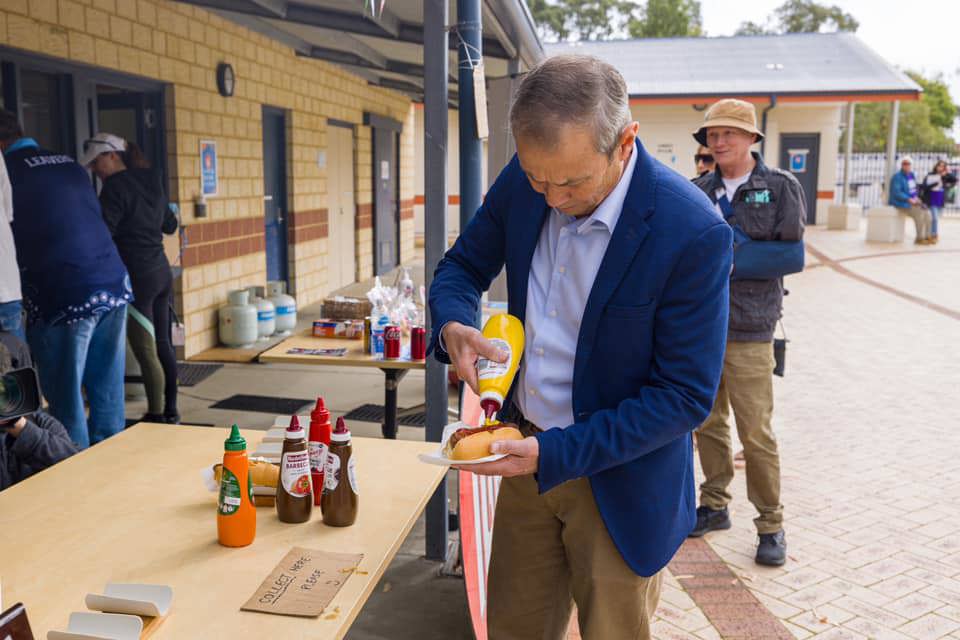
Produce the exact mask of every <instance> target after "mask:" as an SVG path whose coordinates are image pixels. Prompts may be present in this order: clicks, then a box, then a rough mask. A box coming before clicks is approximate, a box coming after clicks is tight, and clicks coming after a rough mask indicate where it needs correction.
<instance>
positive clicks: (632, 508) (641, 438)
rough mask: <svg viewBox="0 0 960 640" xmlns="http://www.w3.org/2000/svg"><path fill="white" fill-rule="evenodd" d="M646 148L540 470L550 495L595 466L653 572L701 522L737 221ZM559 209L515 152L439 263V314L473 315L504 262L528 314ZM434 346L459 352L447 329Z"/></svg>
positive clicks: (440, 321) (617, 519)
mask: <svg viewBox="0 0 960 640" xmlns="http://www.w3.org/2000/svg"><path fill="white" fill-rule="evenodd" d="M636 152H637V153H638V156H637V162H636V165H635V168H634V173H633V177H632V179H631V181H630V187H629V190H628V192H627V197H626V201H625V202H624V206H623V212H622V214H621V216H620V219H619V221H618V223H617V226H616V228H615V229H614V232H613V235H612V237H611V239H610V244H609V246H608V248H607V252H606V254H605V255H604V257H603V261H602V262H601V265H600V270H599V272H598V273H597V277H596V280H595V281H594V283H593V288H592V290H591V292H590V295H589V298H588V300H587V305H586V309H585V310H584V313H583V317H582V318H581V320H580V334H579V338H578V340H577V350H576V357H575V363H574V377H573V398H572V402H573V415H574V419H575V420H576V422H575V423H574V424H573V425H570V426H568V427H567V428H565V429H548V430H547V431H545V432H543V433H541V434H539V435H538V436H537V439H538V440H539V443H540V461H539V470H538V472H537V474H536V479H537V482H538V485H539V489H540V492H541V493H544V492H546V491H549V490H550V489H552V488H553V487H556V486H557V485H559V484H561V483H563V482H565V481H567V480H572V479H574V478H580V477H583V476H586V477H588V478H589V479H590V485H591V487H592V489H593V495H594V498H595V499H596V502H597V507H598V508H599V510H600V513H601V515H602V516H603V521H604V523H605V524H606V526H607V530H608V531H609V532H610V537H611V538H612V539H613V542H614V543H615V544H616V546H617V548H618V549H619V550H620V553H621V554H622V556H623V558H624V560H625V561H626V562H627V564H628V565H629V566H630V568H631V569H633V571H635V572H636V573H637V574H639V575H643V576H650V575H653V574H654V573H656V572H657V571H659V570H660V569H661V568H663V567H664V566H665V565H666V564H667V562H669V560H670V558H672V557H673V554H674V553H675V552H676V550H677V548H678V547H679V546H680V544H681V543H682V542H683V540H684V538H686V537H687V534H688V533H689V532H690V530H691V529H692V528H693V525H694V522H695V520H696V511H695V508H696V498H695V495H694V489H695V487H694V476H693V446H692V442H691V438H690V433H691V431H693V430H694V429H696V428H697V427H698V426H699V425H700V423H702V422H703V421H704V419H705V418H706V417H707V415H708V414H709V413H710V409H711V407H712V405H713V400H714V397H715V396H716V393H717V387H718V385H719V382H720V373H721V370H722V366H723V353H724V348H725V344H726V337H727V318H728V304H729V301H728V296H729V281H730V269H731V265H732V259H733V232H732V231H731V229H730V227H729V225H727V224H726V223H725V222H724V221H723V218H721V217H720V215H719V214H717V213H716V211H715V210H714V208H713V205H712V204H711V203H710V200H709V199H708V198H707V197H706V196H705V195H704V194H703V192H702V191H700V190H699V189H698V188H697V187H695V186H694V185H693V184H691V183H690V182H689V181H688V180H686V179H685V178H683V177H682V176H680V175H679V174H677V173H676V172H674V171H672V170H670V169H668V168H667V167H665V166H664V165H662V164H661V163H660V162H658V161H657V160H655V159H654V158H652V157H651V156H650V155H648V154H647V153H646V151H645V150H644V149H643V146H642V145H640V144H639V141H638V144H637V148H636ZM548 212H549V207H548V206H547V204H546V201H545V199H544V197H543V196H542V195H541V194H539V193H537V192H536V191H534V190H533V189H532V188H531V186H530V183H529V182H528V180H527V177H526V175H525V174H524V172H523V170H522V169H521V168H520V164H519V162H518V160H517V158H516V156H514V158H513V160H511V162H510V164H508V165H507V167H506V168H505V169H504V170H503V171H502V172H501V173H500V176H499V177H498V178H497V181H496V183H495V184H494V185H493V187H492V188H491V189H490V191H489V192H488V193H487V195H486V198H485V200H484V203H483V205H482V206H481V207H480V209H479V210H478V211H477V214H476V216H474V218H473V219H472V220H471V221H470V224H469V225H468V226H467V228H466V229H464V231H463V233H461V235H460V237H459V238H458V239H457V242H456V244H454V246H453V247H452V248H451V249H450V250H449V251H448V252H447V254H446V255H445V256H444V258H443V260H441V261H440V264H439V265H438V266H437V270H436V272H435V274H434V280H433V283H432V285H431V287H430V312H431V317H432V321H431V324H432V326H433V327H438V328H439V327H443V325H444V324H446V323H447V322H450V321H454V320H455V321H458V322H461V323H463V324H465V325H471V324H474V323H475V322H476V320H475V318H476V309H477V306H478V304H479V302H480V296H481V293H482V292H483V291H484V290H486V289H487V288H488V287H489V286H490V282H491V281H492V280H493V278H495V277H496V276H497V274H498V273H499V272H500V270H501V268H502V267H503V266H504V264H506V269H507V291H508V296H509V306H508V308H509V312H510V313H511V314H513V315H515V316H517V317H518V318H520V319H521V320H523V319H524V316H525V307H526V303H527V280H528V276H529V273H530V263H531V261H532V259H533V252H534V249H535V248H536V245H537V241H538V239H539V237H540V228H541V226H542V225H543V222H544V220H545V219H546V215H547V213H548ZM430 346H431V349H433V353H434V355H435V356H436V357H437V359H439V360H440V361H442V362H447V363H449V356H448V355H447V354H446V353H444V351H443V350H442V349H441V348H440V347H439V344H438V342H437V335H436V332H435V333H434V335H433V336H431V345H430ZM511 395H512V392H511ZM509 402H510V399H509V398H508V400H507V403H505V406H510V405H509ZM504 524H507V525H508V523H503V524H501V526H504Z"/></svg>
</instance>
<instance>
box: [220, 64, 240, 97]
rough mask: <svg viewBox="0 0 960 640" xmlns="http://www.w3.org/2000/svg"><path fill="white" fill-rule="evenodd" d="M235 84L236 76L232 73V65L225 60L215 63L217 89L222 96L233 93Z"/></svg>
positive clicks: (228, 95)
mask: <svg viewBox="0 0 960 640" xmlns="http://www.w3.org/2000/svg"><path fill="white" fill-rule="evenodd" d="M236 84H237V76H236V75H234V73H233V67H232V66H231V65H229V64H227V63H226V62H221V63H219V64H218V65H217V91H219V92H220V95H222V96H223V97H224V98H229V97H230V96H232V95H233V89H234V87H235V86H236Z"/></svg>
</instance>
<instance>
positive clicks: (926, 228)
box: [897, 205, 933, 240]
mask: <svg viewBox="0 0 960 640" xmlns="http://www.w3.org/2000/svg"><path fill="white" fill-rule="evenodd" d="M897 211H899V212H900V213H904V214H906V215H908V216H910V217H911V218H913V224H914V225H915V226H916V227H917V240H926V239H927V238H929V237H930V229H931V227H932V226H933V214H931V213H930V210H929V209H925V208H923V207H921V206H919V205H915V206H912V207H910V208H909V209H902V208H900V207H897Z"/></svg>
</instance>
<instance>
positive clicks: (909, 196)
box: [889, 156, 933, 244]
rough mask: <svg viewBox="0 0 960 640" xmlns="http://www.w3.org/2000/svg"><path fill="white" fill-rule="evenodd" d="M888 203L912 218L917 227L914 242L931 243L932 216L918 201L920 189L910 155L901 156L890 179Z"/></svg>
mask: <svg viewBox="0 0 960 640" xmlns="http://www.w3.org/2000/svg"><path fill="white" fill-rule="evenodd" d="M889 203H890V205H891V206H894V207H896V208H897V209H898V210H899V211H900V213H903V214H905V215H908V216H910V217H911V218H913V223H914V224H915V225H916V227H917V239H916V240H915V241H914V242H915V243H916V244H933V242H932V241H931V240H930V225H931V221H932V216H931V215H930V210H929V209H926V208H925V207H924V206H923V204H922V203H921V202H920V190H919V187H918V185H917V178H916V176H914V175H913V158H911V157H910V156H903V158H902V159H901V160H900V171H897V172H896V173H895V174H893V177H892V178H891V179H890V198H889Z"/></svg>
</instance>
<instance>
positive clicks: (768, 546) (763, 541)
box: [756, 529, 787, 567]
mask: <svg viewBox="0 0 960 640" xmlns="http://www.w3.org/2000/svg"><path fill="white" fill-rule="evenodd" d="M786 561H787V537H786V535H784V533H783V529H780V531H777V532H776V533H761V534H760V544H759V545H757V557H756V563H757V564H762V565H765V566H768V567H781V566H783V563H784V562H786Z"/></svg>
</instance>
